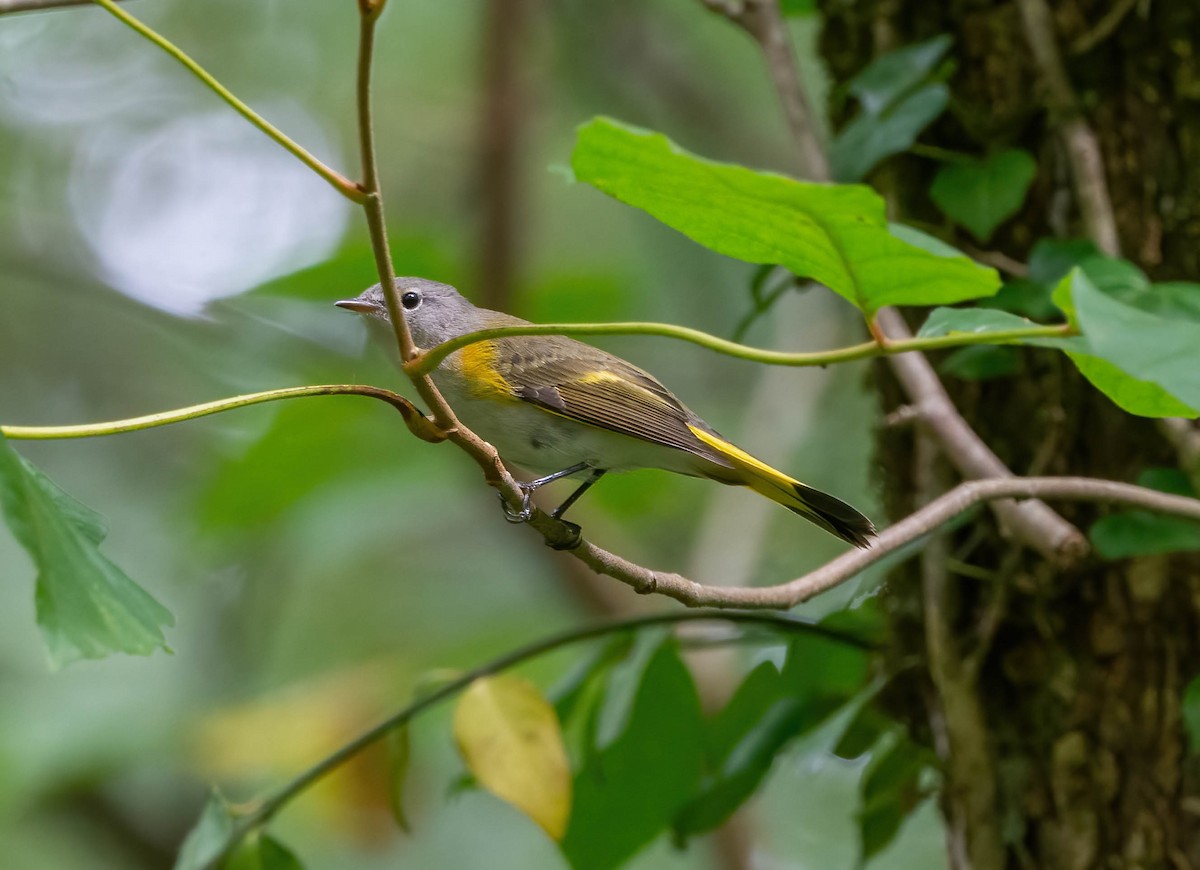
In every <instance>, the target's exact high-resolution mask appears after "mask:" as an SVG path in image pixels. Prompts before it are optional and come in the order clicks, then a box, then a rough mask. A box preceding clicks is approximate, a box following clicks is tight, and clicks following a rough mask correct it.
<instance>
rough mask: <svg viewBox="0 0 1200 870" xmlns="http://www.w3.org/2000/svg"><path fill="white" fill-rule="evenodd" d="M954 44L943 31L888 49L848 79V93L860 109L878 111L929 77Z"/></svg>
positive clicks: (875, 112) (870, 111) (876, 112)
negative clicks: (901, 46) (924, 38)
mask: <svg viewBox="0 0 1200 870" xmlns="http://www.w3.org/2000/svg"><path fill="white" fill-rule="evenodd" d="M953 44H954V40H953V39H952V38H951V37H950V36H948V35H947V34H944V33H942V34H939V35H937V36H935V37H933V38H932V39H927V40H925V41H924V42H917V43H914V44H913V45H906V46H904V48H898V49H896V50H895V51H889V52H888V53H887V54H884V55H881V56H879V57H877V58H875V60H873V61H871V63H869V64H867V66H866V67H864V68H863V70H862V72H860V73H859V74H858V75H856V76H855V77H854V78H853V79H851V80H850V85H849V90H850V93H852V94H854V96H856V97H858V101H859V102H860V103H861V104H862V107H863V111H865V112H869V113H871V114H873V115H878V114H880V113H882V112H883V110H884V109H886V108H887V107H888V106H891V105H892V104H894V103H895V102H896V100H898V99H899V98H900V97H901V96H903V95H904V94H905V93H907V92H908V91H909V90H911V89H912V88H915V87H916V86H917V85H919V84H920V83H921V82H922V81H924V80H925V79H926V78H928V77H929V75H930V73H932V72H933V68H934V67H935V66H937V64H938V61H940V60H941V59H942V58H943V57H945V55H946V52H947V51H949V50H950V46H951V45H953Z"/></svg>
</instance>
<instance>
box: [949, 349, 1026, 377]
mask: <svg viewBox="0 0 1200 870" xmlns="http://www.w3.org/2000/svg"><path fill="white" fill-rule="evenodd" d="M1020 370H1021V357H1020V355H1019V353H1018V352H1017V351H1016V350H1015V349H1014V348H1011V347H998V346H996V345H986V344H980V345H974V346H971V347H960V348H959V349H958V350H956V351H954V352H953V353H951V354H950V355H949V356H947V357H946V358H945V359H944V360H942V361H941V362H940V363H938V371H939V372H941V373H942V374H944V375H950V376H951V377H956V378H962V379H963V380H964V381H986V380H988V379H990V378H1006V377H1010V376H1012V375H1015V374H1016V373H1017V372H1019V371H1020Z"/></svg>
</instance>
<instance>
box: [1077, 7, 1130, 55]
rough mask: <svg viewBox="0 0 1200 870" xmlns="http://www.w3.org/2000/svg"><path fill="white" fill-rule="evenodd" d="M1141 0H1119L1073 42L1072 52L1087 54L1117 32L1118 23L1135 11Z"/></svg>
mask: <svg viewBox="0 0 1200 870" xmlns="http://www.w3.org/2000/svg"><path fill="white" fill-rule="evenodd" d="M1138 2H1139V0H1117V2H1116V3H1114V4H1113V5H1112V7H1111V8H1110V9H1109V10H1108V11H1107V12H1105V13H1104V15H1103V16H1101V18H1100V20H1099V21H1097V22H1096V23H1095V25H1093V26H1092V28H1091V29H1090V30H1088V31H1087V32H1086V33H1084V34H1082V35H1081V36H1080V37H1079V38H1078V39H1076V40H1075V41H1074V42H1072V43H1071V54H1086V53H1087V52H1089V51H1091V50H1092V49H1093V48H1095V47H1096V46H1097V45H1099V44H1100V43H1102V42H1103V41H1104V40H1106V39H1108V38H1109V37H1110V36H1112V35H1113V33H1115V32H1116V29H1117V25H1118V24H1120V23H1121V22H1122V21H1124V20H1125V16H1126V15H1128V14H1129V13H1130V12H1132V11H1133V7H1135V6H1137V5H1138Z"/></svg>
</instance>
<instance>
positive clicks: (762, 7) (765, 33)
mask: <svg viewBox="0 0 1200 870" xmlns="http://www.w3.org/2000/svg"><path fill="white" fill-rule="evenodd" d="M701 2H702V3H703V4H704V5H705V6H706V7H707V8H708V9H709V10H710V11H712V12H715V13H717V14H718V15H723V16H724V17H725V18H728V19H729V20H730V21H732V22H733V23H734V24H736V25H737V26H738V27H740V28H742V29H743V30H745V31H746V32H747V33H749V34H750V36H752V37H753V38H754V41H755V42H757V43H758V45H759V48H761V49H762V53H763V58H764V59H765V60H766V62H767V70H768V72H769V73H770V75H771V81H772V82H773V83H774V85H775V93H776V94H778V95H779V102H780V104H781V105H782V106H783V115H784V117H785V118H786V119H787V123H788V128H789V129H790V130H791V132H792V139H793V140H794V141H795V142H796V147H797V148H798V149H799V150H800V161H801V175H803V176H805V177H807V178H810V179H812V180H813V181H829V180H830V179H831V178H832V175H831V173H830V170H829V157H828V155H827V154H826V152H825V143H823V142H822V141H821V138H820V137H819V136H818V135H817V129H816V127H815V126H814V125H813V123H812V111H811V110H810V109H809V106H808V97H807V96H806V95H805V93H804V88H803V86H802V85H801V78H800V69H799V67H798V66H797V64H796V53H795V51H794V50H793V49H792V42H791V38H790V36H789V34H788V30H787V24H786V23H785V22H784V20H783V15H782V13H781V12H780V11H779V0H740V2H739V0H701Z"/></svg>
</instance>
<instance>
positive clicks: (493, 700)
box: [454, 674, 571, 840]
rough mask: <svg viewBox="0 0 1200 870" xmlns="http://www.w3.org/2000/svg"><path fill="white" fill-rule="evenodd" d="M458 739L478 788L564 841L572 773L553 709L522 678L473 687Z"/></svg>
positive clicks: (465, 699)
mask: <svg viewBox="0 0 1200 870" xmlns="http://www.w3.org/2000/svg"><path fill="white" fill-rule="evenodd" d="M454 739H455V740H456V741H457V742H458V751H459V753H460V754H461V755H462V757H463V761H464V762H466V765H467V768H468V769H469V770H470V771H471V773H473V774H474V775H475V778H476V779H477V780H479V783H480V784H481V785H482V786H483V787H484V788H486V789H487V790H488V791H490V792H491V793H492V794H494V795H496V797H498V798H500V799H501V800H504V801H507V802H508V803H510V804H512V805H513V806H514V807H516V808H517V809H519V810H520V811H521V812H523V813H525V815H527V816H529V818H531V819H533V821H534V822H536V823H537V824H538V825H539V826H541V828H542V829H543V830H544V831H545V832H546V833H547V834H549V835H550V836H551V837H553V838H554V839H555V840H561V839H562V836H563V833H564V832H565V831H566V829H567V819H568V817H569V816H570V814H571V769H570V767H569V765H568V763H567V753H566V749H565V748H564V747H563V739H562V730H561V729H560V728H559V723H558V717H557V716H556V715H555V713H554V708H553V707H551V706H550V704H548V703H547V702H546V700H545V699H544V698H543V697H542V696H541V694H540V693H539V692H538V690H537V689H536V688H534V687H533V686H532V685H530V684H529V683H528V682H526V681H525V680H522V679H521V678H519V677H512V676H506V675H503V674H501V675H498V676H494V677H483V678H481V679H478V680H476V681H475V682H473V683H472V684H471V685H470V687H468V689H467V690H466V691H465V692H464V693H463V696H462V698H461V699H460V700H459V702H458V706H457V707H456V708H455V711H454Z"/></svg>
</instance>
